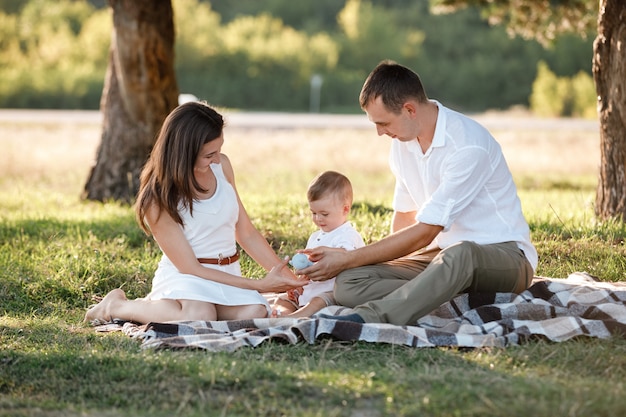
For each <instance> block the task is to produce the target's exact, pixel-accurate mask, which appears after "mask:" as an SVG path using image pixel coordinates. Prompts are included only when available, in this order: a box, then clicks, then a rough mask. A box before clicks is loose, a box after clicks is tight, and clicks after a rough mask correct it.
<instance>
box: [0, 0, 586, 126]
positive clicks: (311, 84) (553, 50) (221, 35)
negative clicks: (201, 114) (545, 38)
mask: <svg viewBox="0 0 626 417" xmlns="http://www.w3.org/2000/svg"><path fill="white" fill-rule="evenodd" d="M172 5H173V8H174V13H175V29H176V45H175V53H176V59H175V69H176V74H177V79H178V84H179V88H180V92H181V93H184V94H189V95H190V96H189V97H191V98H194V97H197V98H199V99H202V100H207V101H208V102H209V103H211V104H213V105H215V106H219V107H224V108H230V109H241V110H249V111H283V112H284V111H287V112H313V113H344V114H351V113H361V110H360V108H359V106H358V94H359V91H360V88H361V85H362V83H363V80H364V79H365V77H366V76H367V74H368V73H369V72H370V71H371V69H372V68H373V67H374V66H375V65H376V64H377V63H378V62H379V61H380V60H382V59H385V58H388V59H393V60H396V61H398V62H399V63H402V64H403V65H406V66H409V67H411V68H412V69H414V70H415V71H416V72H418V73H419V74H420V76H421V78H422V81H423V82H424V84H425V87H426V90H427V93H428V94H429V96H430V97H431V98H435V99H440V100H441V101H442V102H444V104H446V105H447V106H449V107H452V108H455V109H457V110H461V111H465V112H475V113H477V112H484V111H487V110H509V109H511V108H520V109H529V110H530V111H532V113H533V114H535V115H539V116H557V117H558V116H565V117H569V116H573V117H585V118H596V117H597V112H596V93H595V87H594V83H593V79H592V76H591V59H592V43H593V39H594V36H595V34H594V33H589V35H588V36H587V37H586V38H583V37H579V36H575V35H564V36H561V37H558V38H557V39H556V41H555V42H554V43H553V44H551V45H548V46H544V45H541V44H539V43H537V42H536V41H534V40H525V39H521V38H519V37H517V38H511V37H509V35H508V34H507V32H506V29H505V28H504V27H503V26H490V25H489V24H488V23H487V21H486V20H485V19H484V18H483V17H482V16H481V14H480V12H479V11H478V10H477V9H475V8H471V7H469V8H466V9H463V10H461V11H459V12H456V13H452V14H445V15H434V14H431V13H430V12H429V7H428V0H371V1H365V0H345V1H344V0H298V1H293V0H265V1H258V0H237V1H229V0H211V1H209V0H205V1H202V0H172ZM111 31H112V18H111V11H110V10H109V8H108V7H107V5H106V2H105V0H91V1H87V0H75V1H72V0H58V1H51V0H0V108H5V109H6V108H30V109H83V110H95V109H98V108H99V103H100V97H101V95H102V87H103V84H104V79H105V72H106V68H107V62H108V49H109V45H110V39H111Z"/></svg>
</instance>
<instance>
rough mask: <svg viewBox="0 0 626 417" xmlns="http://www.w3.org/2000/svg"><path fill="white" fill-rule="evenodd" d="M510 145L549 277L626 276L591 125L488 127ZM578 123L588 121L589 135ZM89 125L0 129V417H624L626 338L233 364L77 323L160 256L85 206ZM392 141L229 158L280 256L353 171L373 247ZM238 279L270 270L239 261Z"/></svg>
mask: <svg viewBox="0 0 626 417" xmlns="http://www.w3.org/2000/svg"><path fill="white" fill-rule="evenodd" d="M480 118H481V120H484V121H485V123H486V125H487V126H490V128H491V129H492V131H493V133H494V134H495V136H496V137H497V138H498V140H499V141H500V143H501V144H502V146H503V149H504V152H505V155H506V156H507V159H508V161H509V165H510V166H511V169H512V171H513V173H514V176H515V178H516V182H517V184H518V187H519V189H520V197H521V199H522V204H523V207H524V211H525V213H526V216H527V219H528V221H529V224H530V226H531V232H532V238H533V240H534V243H535V244H536V246H537V249H538V251H539V255H540V263H539V268H538V270H537V274H538V275H543V276H551V277H565V276H567V275H568V274H569V273H571V272H573V271H587V272H589V273H590V274H592V275H594V276H597V277H599V278H600V279H602V280H606V281H624V280H626V274H625V271H626V244H625V243H624V239H625V237H626V227H625V226H624V224H623V223H617V222H611V221H605V222H600V221H598V220H596V219H595V217H594V215H593V202H594V196H595V184H596V171H597V164H598V162H599V158H600V157H599V143H598V142H599V141H598V138H597V130H595V129H594V128H593V127H591V128H590V127H589V125H588V124H583V125H581V124H580V123H579V122H578V121H567V120H564V121H558V120H557V121H553V123H552V122H551V123H546V122H545V121H535V120H532V119H529V118H527V117H526V116H525V115H517V114H506V115H499V114H488V115H480ZM581 126H582V127H581ZM99 129H100V127H99V124H98V123H97V121H94V120H93V119H86V120H82V119H80V118H78V119H76V118H69V119H63V120H58V121H55V120H50V119H46V120H44V121H36V120H28V119H20V120H11V119H6V118H5V119H3V118H2V117H0V144H1V145H2V152H1V153H0V416H128V415H133V416H135V415H136V416H172V415H181V416H350V417H377V416H529V415H531V416H618V415H626V397H625V396H624V392H625V389H626V386H625V381H626V339H624V338H614V339H610V340H590V339H579V340H571V341H568V342H564V343H558V344H557V343H549V342H546V341H543V340H535V341H532V342H530V343H527V344H524V345H522V346H519V347H511V348H507V349H491V348H485V349H471V350H465V349H444V348H437V349H410V348H404V347H399V346H388V345H372V344H367V343H362V342H360V343H344V342H337V341H332V340H322V341H318V342H317V343H316V344H314V345H296V346H287V345H283V344H280V343H278V342H271V343H267V344H264V345H262V346H261V347H259V348H256V349H242V350H239V351H236V352H233V353H225V352H222V353H208V352H204V351H193V350H182V351H177V350H161V351H153V350H148V351H143V350H141V349H140V344H139V341H137V340H133V339H130V338H128V337H126V336H123V335H120V334H97V333H95V332H94V331H93V329H92V328H90V327H88V326H86V325H84V324H83V323H82V318H83V315H84V312H85V308H86V307H87V306H88V305H89V304H91V303H92V297H93V296H94V295H102V294H104V293H106V292H107V291H109V290H111V289H112V288H115V287H119V286H122V287H123V288H124V289H125V290H126V291H127V292H128V294H129V296H131V297H138V296H142V295H144V294H145V293H146V292H147V291H148V290H149V288H150V280H151V277H152V273H153V271H154V269H155V267H156V262H157V260H158V257H159V251H158V248H157V247H156V245H155V244H154V243H153V242H152V241H151V240H150V239H148V238H146V237H145V236H144V235H143V234H142V233H141V232H140V231H139V228H138V227H137V225H136V224H135V222H134V218H133V213H132V210H131V209H130V208H129V207H127V206H124V205H120V204H115V203H109V204H104V205H103V204H99V203H93V202H85V201H81V200H80V199H79V195H80V194H81V190H82V186H83V184H84V182H85V180H86V177H87V173H88V170H89V167H90V165H91V163H92V161H93V158H94V156H95V152H96V148H97V145H98V142H99V135H100V130H99ZM388 146H389V140H388V139H387V138H379V137H377V136H376V135H375V132H374V129H373V128H372V129H361V128H353V127H350V128H340V127H328V128H316V129H297V128H294V129H292V128H281V129H272V128H268V127H264V128H255V127H250V126H248V127H238V126H237V125H236V124H234V123H233V125H232V126H229V127H227V130H226V144H225V146H224V152H225V153H227V154H228V155H229V157H230V158H231V160H232V162H233V165H234V167H235V172H236V176H237V182H238V189H239V192H240V194H241V197H242V199H243V201H244V204H245V205H246V207H247V209H248V211H249V214H250V216H251V217H252V219H253V221H254V222H255V224H256V225H257V227H258V228H259V229H260V230H261V231H262V232H263V233H264V235H265V236H266V237H267V238H268V240H269V241H270V242H271V243H272V245H273V246H274V247H275V248H276V250H277V252H279V253H280V254H281V255H287V254H291V253H293V250H295V249H296V248H300V247H302V246H303V245H304V244H305V242H306V238H307V236H308V235H309V233H310V232H311V231H312V225H311V222H310V220H309V218H308V207H307V204H306V198H305V190H306V186H307V184H308V182H309V181H310V179H311V178H312V177H313V176H314V175H316V174H317V173H318V172H320V171H322V170H325V169H335V170H339V171H342V172H344V173H345V174H346V175H348V176H349V177H350V178H351V180H352V182H353V184H354V188H355V208H354V212H353V216H352V220H353V221H354V223H355V225H356V226H357V228H358V229H359V230H360V231H361V232H362V233H363V235H364V237H365V239H366V240H368V241H374V240H377V239H380V238H381V237H382V236H384V235H385V234H386V232H387V230H388V227H389V216H388V214H389V202H390V198H391V189H392V186H393V180H392V178H391V176H390V174H389V172H388V169H387V149H388ZM242 267H243V270H244V273H246V275H249V276H251V277H259V276H261V275H262V271H261V270H260V269H259V268H258V267H257V266H256V265H254V264H253V263H252V262H251V261H250V259H249V258H247V257H245V256H244V258H243V263H242Z"/></svg>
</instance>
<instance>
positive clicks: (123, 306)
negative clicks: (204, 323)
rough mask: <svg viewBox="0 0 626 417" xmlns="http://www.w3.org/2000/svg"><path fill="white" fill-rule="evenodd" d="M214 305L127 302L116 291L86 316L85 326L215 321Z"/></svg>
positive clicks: (142, 301) (153, 301)
mask: <svg viewBox="0 0 626 417" xmlns="http://www.w3.org/2000/svg"><path fill="white" fill-rule="evenodd" d="M216 317H217V312H216V309H215V305H214V304H211V303H207V302H203V301H191V300H166V299H163V300H148V299H145V298H138V299H135V300H129V299H127V298H126V294H124V291H122V290H121V289H119V288H117V289H115V290H113V291H111V292H109V293H108V294H107V295H106V296H105V297H104V298H103V299H102V301H100V302H99V303H98V304H97V305H96V306H94V307H92V308H91V309H89V311H87V314H85V321H86V322H93V321H102V322H108V321H111V320H112V319H121V320H128V321H134V322H138V323H143V324H145V323H149V322H151V321H155V322H164V321H174V320H215V319H216Z"/></svg>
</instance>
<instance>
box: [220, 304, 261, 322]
mask: <svg viewBox="0 0 626 417" xmlns="http://www.w3.org/2000/svg"><path fill="white" fill-rule="evenodd" d="M216 308H217V320H246V319H257V318H265V317H267V307H265V306H264V305H263V304H250V305H243V306H223V305H217V306H216Z"/></svg>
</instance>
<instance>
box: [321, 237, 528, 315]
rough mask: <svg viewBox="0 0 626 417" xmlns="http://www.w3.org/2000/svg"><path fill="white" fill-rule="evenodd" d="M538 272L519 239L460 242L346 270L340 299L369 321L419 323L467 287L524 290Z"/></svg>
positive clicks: (339, 288) (337, 288)
mask: <svg viewBox="0 0 626 417" xmlns="http://www.w3.org/2000/svg"><path fill="white" fill-rule="evenodd" d="M533 276H534V271H533V268H532V266H531V265H530V263H529V262H528V260H527V259H526V256H524V252H523V251H522V250H521V249H519V248H518V247H517V244H516V243H515V242H505V243H496V244H491V245H479V244H476V243H474V242H459V243H457V244H455V245H452V246H449V247H447V248H446V249H443V250H439V249H437V250H431V251H427V252H418V253H417V254H416V255H411V256H408V257H404V258H400V259H397V260H394V261H390V262H384V263H380V264H376V265H367V266H362V267H358V268H353V269H348V270H345V271H343V272H341V273H340V274H339V275H338V276H337V279H336V281H335V290H334V293H335V298H336V299H337V303H338V304H341V305H344V306H347V307H351V308H354V310H355V312H356V313H357V314H359V315H360V316H361V317H363V319H364V320H365V322H369V323H392V324H397V325H405V324H414V323H415V322H416V321H417V319H419V318H420V317H422V316H424V315H426V314H428V313H430V312H431V311H433V310H434V309H436V308H437V307H439V306H440V305H441V304H443V303H444V302H446V301H449V300H451V299H452V298H454V297H455V296H456V295H458V294H460V293H462V292H514V293H520V292H522V291H524V290H525V289H526V288H528V286H529V285H530V283H531V282H532V279H533Z"/></svg>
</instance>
